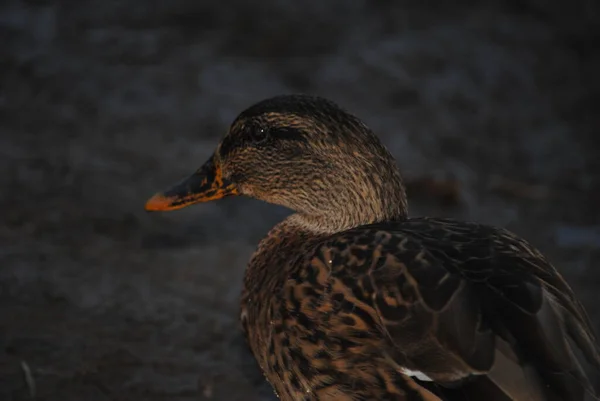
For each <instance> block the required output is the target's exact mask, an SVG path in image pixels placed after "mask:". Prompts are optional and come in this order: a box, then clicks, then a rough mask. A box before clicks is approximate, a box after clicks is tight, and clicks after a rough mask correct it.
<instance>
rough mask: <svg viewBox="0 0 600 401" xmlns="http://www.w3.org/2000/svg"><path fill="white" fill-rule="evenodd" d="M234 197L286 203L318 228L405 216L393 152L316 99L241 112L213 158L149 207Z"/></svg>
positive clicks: (286, 100) (273, 101)
mask: <svg viewBox="0 0 600 401" xmlns="http://www.w3.org/2000/svg"><path fill="white" fill-rule="evenodd" d="M230 195H246V196H249V197H253V198H256V199H260V200H263V201H266V202H270V203H274V204H278V205H282V206H285V207H287V208H289V209H292V210H294V211H296V212H297V215H298V218H300V219H302V220H303V221H304V222H305V223H306V224H307V225H309V226H311V227H312V228H314V229H320V230H331V231H336V230H342V229H345V228H351V227H354V226H358V225H362V224H368V223H374V222H379V221H385V220H392V219H401V218H404V217H406V196H405V191H404V186H403V185H402V179H401V176H400V173H399V171H398V169H397V167H396V164H395V161H394V159H393V157H392V156H391V154H390V153H389V152H388V151H387V149H386V148H385V147H384V146H383V145H382V144H381V142H380V141H379V139H378V138H377V137H376V136H375V135H374V134H373V133H372V132H371V130H370V129H369V128H368V127H367V126H366V125H364V124H363V123H362V122H361V121H360V120H359V119H358V118H356V117H354V116H353V115H351V114H349V113H347V112H346V111H344V110H342V109H341V108H340V107H338V106H337V105H336V104H334V103H332V102H330V101H328V100H325V99H323V98H319V97H313V96H305V95H288V96H278V97H274V98H270V99H267V100H264V101H262V102H259V103H257V104H255V105H253V106H252V107H250V108H248V109H246V110H245V111H243V112H242V113H241V114H240V115H239V116H238V117H237V118H236V119H235V120H234V122H233V123H232V124H231V127H230V129H229V132H228V133H227V135H226V136H225V137H224V138H223V140H222V141H221V143H220V144H219V145H218V146H217V148H216V150H215V152H214V154H213V155H212V156H211V157H210V159H209V160H208V161H207V162H206V163H205V164H204V165H203V166H202V167H201V168H200V169H198V170H197V171H196V172H195V173H194V174H192V175H191V176H190V177H189V178H187V179H186V180H184V181H183V182H181V183H179V184H178V185H175V186H174V187H173V188H171V189H169V190H167V191H165V192H161V193H158V194H156V195H154V196H153V197H152V198H151V199H150V200H148V202H147V203H146V210H149V211H162V210H173V209H179V208H182V207H185V206H188V205H191V204H194V203H198V202H207V201H212V200H216V199H220V198H224V197H226V196H230Z"/></svg>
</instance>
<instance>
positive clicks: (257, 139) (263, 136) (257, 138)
mask: <svg viewBox="0 0 600 401" xmlns="http://www.w3.org/2000/svg"><path fill="white" fill-rule="evenodd" d="M248 134H249V137H250V140H251V141H252V143H254V144H261V143H264V142H265V141H266V140H267V139H268V138H269V130H267V129H265V128H261V127H253V128H252V129H251V130H250V131H249V132H248Z"/></svg>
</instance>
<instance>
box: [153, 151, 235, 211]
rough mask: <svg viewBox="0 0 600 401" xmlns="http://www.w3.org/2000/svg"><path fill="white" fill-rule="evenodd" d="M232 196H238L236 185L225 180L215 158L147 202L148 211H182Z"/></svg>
mask: <svg viewBox="0 0 600 401" xmlns="http://www.w3.org/2000/svg"><path fill="white" fill-rule="evenodd" d="M230 195H238V191H237V188H236V187H235V185H234V184H233V183H231V182H229V181H227V180H224V179H223V172H222V171H221V167H220V166H219V165H218V163H215V161H214V157H211V158H210V159H209V160H208V161H207V162H206V163H205V164H204V166H202V167H201V168H200V169H199V170H198V171H196V172H195V173H194V174H192V175H191V176H190V177H188V178H187V179H185V180H184V181H182V182H181V183H179V184H177V185H175V186H174V187H173V188H171V189H169V190H167V191H165V192H159V193H157V194H156V195H154V196H153V197H152V198H150V199H149V200H148V201H147V202H146V210H148V211H153V212H154V211H163V210H175V209H181V208H184V207H186V206H189V205H192V204H194V203H199V202H208V201H211V200H216V199H221V198H224V197H226V196H230Z"/></svg>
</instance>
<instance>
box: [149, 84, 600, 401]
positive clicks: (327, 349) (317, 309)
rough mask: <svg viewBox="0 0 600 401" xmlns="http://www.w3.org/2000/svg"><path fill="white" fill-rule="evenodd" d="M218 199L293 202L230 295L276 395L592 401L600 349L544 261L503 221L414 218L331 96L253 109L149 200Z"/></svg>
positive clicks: (155, 203) (364, 135)
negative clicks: (237, 297)
mask: <svg viewBox="0 0 600 401" xmlns="http://www.w3.org/2000/svg"><path fill="white" fill-rule="evenodd" d="M226 196H249V197H252V198H256V199H259V200H263V201H265V202H269V203H273V204H277V205H281V206H285V207H287V208H289V209H291V210H292V211H293V212H294V213H293V214H292V215H291V216H289V217H288V218H286V219H285V220H284V221H282V222H280V223H279V224H277V225H276V226H275V227H273V228H272V229H271V231H270V232H269V233H268V234H267V236H266V237H265V238H264V239H263V240H262V241H261V242H260V243H259V245H258V248H257V250H256V251H255V253H254V254H253V256H252V257H251V259H250V262H249V264H248V267H247V269H246V273H245V277H244V286H243V291H242V295H241V310H240V316H241V321H242V326H243V329H244V334H245V336H246V339H247V342H248V344H249V347H250V349H251V351H252V353H253V355H254V357H255V359H256V361H257V363H258V365H259V366H260V368H261V370H262V371H263V373H264V375H265V377H266V379H267V380H268V381H269V383H270V384H271V385H272V387H273V389H274V391H275V392H276V393H277V395H278V396H279V398H280V399H281V400H283V401H300V400H303V401H309V400H311V401H312V400H314V401H317V400H318V401H334V400H339V401H366V400H407V401H408V400H411V401H413V400H414V401H416V400H427V401H434V400H438V401H439V400H463V401H471V400H486V401H500V400H503V401H504V400H518V401H583V400H584V399H585V397H591V398H593V399H597V398H596V395H595V393H594V389H593V386H592V385H591V384H590V380H589V379H588V375H587V374H586V369H587V370H589V371H593V372H594V373H596V374H597V373H598V372H599V371H600V347H599V346H598V343H597V339H596V337H595V334H594V332H593V329H592V327H591V324H590V321H589V319H588V316H587V314H586V312H585V310H584V308H583V306H582V305H581V303H580V302H579V301H578V300H577V298H576V297H575V295H574V293H573V291H572V289H571V288H570V287H569V285H568V284H567V283H566V282H565V280H564V279H563V278H562V276H561V275H560V274H559V272H558V271H557V270H556V269H555V267H553V265H552V264H551V263H550V262H549V261H548V260H547V259H546V258H545V257H544V256H543V255H542V254H541V253H540V252H539V251H538V250H537V249H535V248H534V247H533V246H531V245H530V244H529V243H528V242H527V241H525V240H524V239H522V238H520V237H518V236H516V235H515V234H513V233H511V232H509V231H508V230H505V229H502V228H497V227H492V226H488V225H484V224H478V223H472V222H461V221H457V220H452V219H446V218H435V217H409V215H408V208H407V199H406V192H405V188H404V184H403V181H402V176H401V174H400V172H399V170H398V167H397V165H396V162H395V160H394V158H393V157H392V155H391V154H390V152H389V151H388V150H387V149H386V148H385V146H383V145H382V143H381V142H380V141H379V139H378V138H377V137H376V136H375V134H374V133H373V132H372V131H371V130H370V129H369V128H368V127H367V126H366V125H365V124H364V123H363V122H362V121H361V120H360V119H358V118H357V117H355V116H354V115H352V114H350V113H349V112H347V111H345V110H343V109H342V108H340V107H339V106H337V105H336V104H335V103H333V102H331V101H329V100H326V99H323V98H320V97H314V96H307V95H285V96H278V97H274V98H270V99H266V100H263V101H261V102H259V103H257V104H255V105H253V106H251V107H250V108H248V109H246V110H245V111H243V112H242V113H241V114H240V115H239V116H238V117H237V118H236V119H235V120H234V121H233V123H232V124H231V127H230V129H229V132H228V133H227V135H226V136H225V137H224V138H223V139H222V141H221V142H220V143H219V144H218V145H217V146H216V149H215V152H214V154H213V155H212V156H211V157H210V159H209V160H208V161H207V162H206V163H205V164H204V165H202V167H200V168H199V169H198V170H197V171H196V172H195V173H194V174H192V175H191V176H190V177H189V178H187V179H186V180H184V181H182V182H181V183H179V184H177V185H175V186H174V187H172V188H171V189H168V190H167V191H165V192H161V193H158V194H156V195H154V196H153V197H152V198H151V199H150V200H148V202H147V203H146V209H147V210H149V211H163V210H173V209H178V208H182V207H185V206H188V205H191V204H195V203H200V202H206V201H212V200H217V199H221V198H224V197H226ZM580 355H581V357H580Z"/></svg>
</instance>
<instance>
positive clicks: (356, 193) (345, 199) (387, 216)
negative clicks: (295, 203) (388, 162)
mask: <svg viewBox="0 0 600 401" xmlns="http://www.w3.org/2000/svg"><path fill="white" fill-rule="evenodd" d="M360 178H362V180H361V179H360ZM340 182H341V183H342V182H343V183H347V184H346V185H339V186H335V187H334V188H333V190H332V191H331V192H330V194H329V196H328V199H321V200H322V202H321V203H320V204H319V205H315V206H314V207H313V208H310V209H309V210H303V211H297V213H295V214H293V215H292V216H290V217H289V218H288V224H290V225H291V226H292V227H297V229H298V230H299V231H308V232H311V233H322V234H332V233H336V232H340V231H345V230H348V229H351V228H355V227H358V226H362V225H366V224H373V223H380V222H383V221H393V220H404V219H406V218H407V200H406V192H405V189H404V185H403V182H402V178H401V176H400V173H399V172H398V171H397V170H396V169H390V170H388V173H387V174H373V175H370V177H359V176H356V175H355V176H352V177H348V179H341V180H340ZM348 183H351V184H348Z"/></svg>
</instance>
